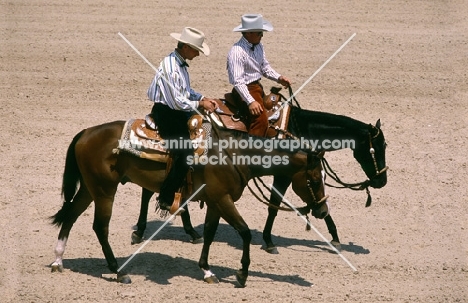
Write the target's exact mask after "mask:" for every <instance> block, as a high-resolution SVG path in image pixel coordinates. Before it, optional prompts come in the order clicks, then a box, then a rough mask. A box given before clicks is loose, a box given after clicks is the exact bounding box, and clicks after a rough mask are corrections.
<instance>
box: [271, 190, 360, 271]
mask: <svg viewBox="0 0 468 303" xmlns="http://www.w3.org/2000/svg"><path fill="white" fill-rule="evenodd" d="M270 186H271V188H272V189H273V190H274V191H275V192H276V193H277V194H278V195H279V196H280V197H281V198H282V199H283V202H284V203H286V204H287V205H288V206H289V207H291V208H292V209H293V210H294V211H295V212H296V213H297V214H298V215H299V217H301V219H302V220H304V221H305V222H306V224H307V225H309V226H310V227H311V228H312V229H313V230H314V231H315V232H316V233H317V235H319V236H320V237H321V238H322V240H323V241H325V242H327V244H328V246H330V247H331V249H333V250H334V251H335V252H336V253H337V254H338V256H340V257H341V259H343V261H345V262H346V264H348V266H349V267H351V269H352V270H353V271H357V269H356V267H354V266H353V264H351V262H349V261H348V259H346V258H345V256H343V254H342V253H341V252H340V251H339V250H338V249H336V247H335V246H333V245H332V244H331V243H330V241H328V240H327V239H326V238H325V237H324V236H323V235H322V233H321V232H319V231H318V229H317V228H315V226H313V225H312V223H310V221H308V220H307V219H306V217H305V216H304V215H302V214H301V213H300V212H299V211H298V210H297V208H296V207H294V205H292V204H291V203H290V202H289V201H288V200H286V199H285V198H284V196H283V195H282V194H281V193H280V192H279V191H278V190H277V189H276V188H275V187H274V186H273V184H270Z"/></svg>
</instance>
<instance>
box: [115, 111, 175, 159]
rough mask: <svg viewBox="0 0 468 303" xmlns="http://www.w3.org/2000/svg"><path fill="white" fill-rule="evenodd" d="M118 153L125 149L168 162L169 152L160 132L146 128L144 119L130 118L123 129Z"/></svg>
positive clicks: (144, 156)
mask: <svg viewBox="0 0 468 303" xmlns="http://www.w3.org/2000/svg"><path fill="white" fill-rule="evenodd" d="M114 151H115V152H116V153H118V152H119V151H125V152H127V153H130V154H132V155H134V156H136V157H139V158H144V159H148V160H152V161H157V162H163V163H166V162H167V160H168V158H169V152H168V151H167V149H166V148H165V147H164V141H163V140H162V138H161V137H160V136H159V134H158V133H157V132H156V131H154V130H151V129H148V128H146V123H145V120H144V119H130V120H128V121H127V122H126V123H125V125H124V128H123V130H122V135H121V137H120V140H119V146H118V147H117V148H116V150H114Z"/></svg>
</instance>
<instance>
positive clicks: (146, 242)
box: [117, 184, 206, 272]
mask: <svg viewBox="0 0 468 303" xmlns="http://www.w3.org/2000/svg"><path fill="white" fill-rule="evenodd" d="M205 186H206V184H202V186H200V187H199V188H198V189H197V191H196V192H194V193H193V194H192V195H191V196H190V197H189V198H188V199H187V200H186V201H185V203H184V204H182V206H181V207H180V208H179V209H178V210H177V211H176V212H175V213H174V214H172V215H171V216H170V217H169V218H168V219H167V220H166V221H165V222H164V223H163V225H161V227H159V228H158V230H156V231H155V232H154V233H153V234H152V235H151V237H149V238H148V240H146V241H145V242H144V243H143V245H141V247H140V248H138V249H137V251H135V252H134V253H133V254H132V255H131V256H130V257H129V258H128V259H127V261H125V263H124V264H122V266H120V268H119V269H118V270H117V271H119V272H120V271H121V270H122V269H123V268H124V267H125V266H126V265H127V264H128V263H129V262H130V261H131V260H132V259H133V258H134V257H135V256H136V255H137V254H138V253H139V252H140V251H141V250H142V249H143V247H145V246H146V244H148V242H149V241H151V240H152V239H153V238H154V237H155V236H156V235H157V234H158V233H159V232H160V231H161V230H162V229H163V228H164V227H165V226H166V225H167V224H168V223H169V222H170V221H171V220H172V219H174V218H175V216H177V214H178V213H179V212H180V210H181V208H184V207H185V205H187V203H189V202H190V201H191V200H192V198H193V197H195V195H196V194H198V192H199V191H200V190H202V188H203V187H205Z"/></svg>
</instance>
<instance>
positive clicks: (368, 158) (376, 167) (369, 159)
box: [354, 119, 388, 188]
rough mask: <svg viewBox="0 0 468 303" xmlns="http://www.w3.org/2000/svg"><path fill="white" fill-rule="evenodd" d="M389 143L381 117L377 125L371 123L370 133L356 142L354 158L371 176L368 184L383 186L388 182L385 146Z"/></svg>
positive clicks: (377, 186)
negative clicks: (383, 130)
mask: <svg viewBox="0 0 468 303" xmlns="http://www.w3.org/2000/svg"><path fill="white" fill-rule="evenodd" d="M386 147H387V143H386V142H385V137H384V134H383V132H382V130H381V129H380V119H379V120H377V123H376V124H375V126H373V125H371V124H369V128H368V133H367V134H366V135H365V136H364V139H363V140H362V141H361V142H356V146H355V149H354V158H355V159H356V160H357V161H358V162H359V164H360V165H361V167H362V169H363V170H364V172H365V173H366V175H367V177H368V178H369V181H368V185H369V186H371V187H374V188H381V187H384V186H385V184H387V169H388V167H387V166H386V164H385V148H386Z"/></svg>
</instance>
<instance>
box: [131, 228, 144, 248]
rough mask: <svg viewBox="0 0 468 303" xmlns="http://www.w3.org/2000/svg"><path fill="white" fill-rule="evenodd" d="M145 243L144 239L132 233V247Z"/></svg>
mask: <svg viewBox="0 0 468 303" xmlns="http://www.w3.org/2000/svg"><path fill="white" fill-rule="evenodd" d="M141 242H143V237H140V236H139V235H137V233H136V232H135V231H134V232H132V245H133V244H138V243H141Z"/></svg>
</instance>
